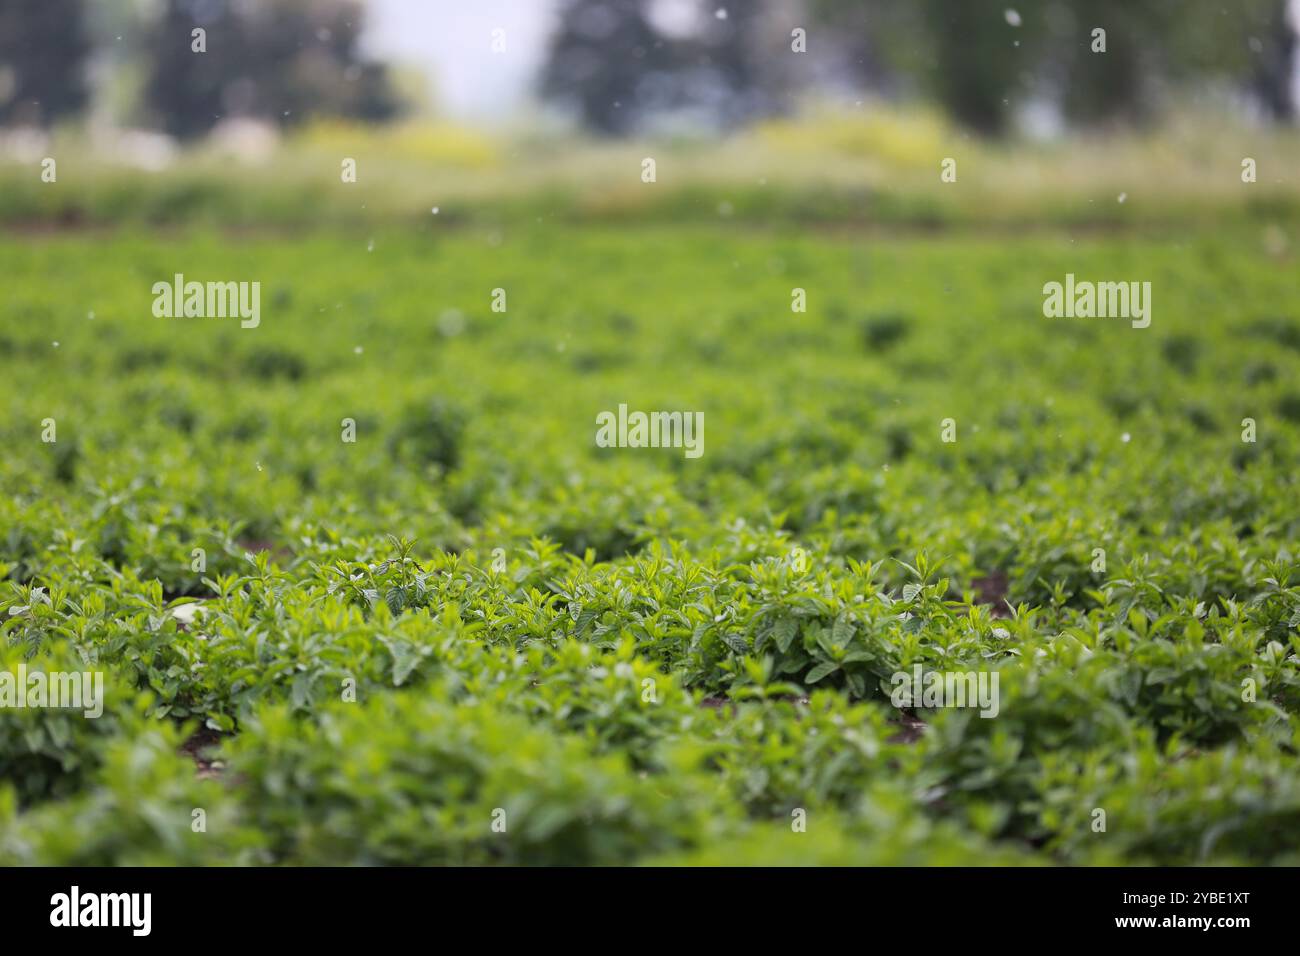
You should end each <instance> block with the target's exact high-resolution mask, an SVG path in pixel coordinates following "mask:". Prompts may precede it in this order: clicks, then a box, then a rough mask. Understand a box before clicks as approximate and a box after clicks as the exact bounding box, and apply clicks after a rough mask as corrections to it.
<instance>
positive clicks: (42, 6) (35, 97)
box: [0, 0, 90, 126]
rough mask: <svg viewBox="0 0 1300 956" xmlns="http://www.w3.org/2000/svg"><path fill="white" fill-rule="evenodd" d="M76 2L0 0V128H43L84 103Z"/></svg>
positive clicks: (83, 38) (82, 30) (85, 50)
mask: <svg viewBox="0 0 1300 956" xmlns="http://www.w3.org/2000/svg"><path fill="white" fill-rule="evenodd" d="M89 54H90V40H89V38H88V37H87V35H86V23H85V8H84V5H83V3H82V0H0V123H3V124H4V125H7V126H48V125H49V124H50V123H52V122H54V121H55V120H58V119H61V118H63V117H66V116H71V115H75V114H76V113H79V112H80V111H81V110H82V109H83V108H84V107H85V105H86V102H87V89H86V65H87V57H88V56H89Z"/></svg>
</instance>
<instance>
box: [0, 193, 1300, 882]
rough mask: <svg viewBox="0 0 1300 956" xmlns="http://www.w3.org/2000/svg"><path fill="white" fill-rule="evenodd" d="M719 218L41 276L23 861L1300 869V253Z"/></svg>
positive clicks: (5, 829) (13, 285)
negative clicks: (683, 431) (1069, 299)
mask: <svg viewBox="0 0 1300 956" xmlns="http://www.w3.org/2000/svg"><path fill="white" fill-rule="evenodd" d="M707 218H708V217H701V221H697V222H694V223H689V224H676V225H674V224H672V223H669V222H647V223H645V224H641V225H636V226H635V227H632V226H629V225H627V224H626V223H624V224H620V223H617V222H606V223H603V224H602V223H599V222H587V223H581V222H574V223H568V224H563V223H554V222H550V223H541V224H539V223H537V222H534V221H533V220H532V219H531V218H523V217H519V219H518V221H510V222H501V223H497V224H493V223H491V222H481V221H462V222H456V221H454V220H452V219H450V218H448V217H444V218H442V219H439V218H438V217H435V216H429V217H428V221H427V222H426V223H425V224H424V225H417V224H413V223H408V224H391V223H390V224H389V225H387V226H375V227H374V229H373V231H367V229H366V228H360V229H358V228H351V229H348V228H344V227H343V226H335V227H329V228H316V229H307V230H296V229H294V228H292V227H284V228H277V229H273V230H269V231H268V230H237V229H235V230H225V231H220V230H218V229H217V228H216V227H213V228H212V229H210V230H204V229H198V228H190V227H177V226H166V227H162V228H160V229H158V230H156V231H152V232H149V231H145V230H144V228H143V227H138V226H137V227H128V228H116V229H113V228H102V227H99V226H89V227H87V228H84V229H73V228H42V229H35V228H33V229H30V230H27V231H24V230H23V229H21V228H16V229H14V230H11V231H8V232H6V233H5V234H4V235H3V236H2V237H0V268H2V269H3V275H4V295H3V296H2V297H0V356H3V363H2V364H0V368H2V369H3V379H4V388H3V399H2V401H3V406H4V408H3V412H4V413H3V415H0V442H2V447H3V454H0V696H2V695H3V694H4V693H5V692H6V691H5V688H6V687H8V688H9V691H8V692H9V693H10V694H11V695H13V694H17V695H19V696H21V695H20V693H19V692H20V690H21V686H20V685H19V683H18V675H19V674H20V672H22V673H31V672H35V671H42V672H46V673H55V672H64V673H68V672H78V673H80V672H100V673H102V675H103V699H102V701H101V702H100V703H101V704H102V713H101V714H100V715H98V716H97V717H96V718H95V719H86V718H85V716H83V714H82V713H81V712H79V711H75V710H68V709H54V708H37V707H23V706H19V705H18V704H17V703H16V701H17V697H12V698H11V700H10V704H9V706H7V707H6V708H5V709H4V710H3V711H0V865H21V864H39V865H47V864H72V865H110V864H169V865H170V864H176V865H192V864H217V865H240V864H277V865H313V864H443V863H449V864H602V865H610V864H612V865H636V864H869V865H874V864H884V865H896V864H921V865H928V864H1011V865H1021V864H1023V865H1053V864H1074V865H1105V864H1149V863H1150V864H1194V863H1228V864H1291V865H1297V864H1300V849H1297V843H1296V841H1295V839H1294V835H1295V834H1296V833H1297V832H1298V831H1300V762H1298V760H1297V750H1298V749H1300V656H1298V655H1300V629H1298V625H1300V313H1298V312H1297V303H1298V302H1300V272H1298V271H1297V267H1296V259H1295V253H1294V251H1287V249H1286V248H1285V243H1282V242H1280V241H1279V238H1278V234H1277V230H1276V229H1274V230H1273V231H1272V232H1270V231H1269V230H1267V229H1265V228H1264V227H1263V226H1262V225H1259V224H1254V223H1252V221H1251V220H1250V219H1249V218H1246V219H1241V220H1234V221H1233V222H1232V223H1231V224H1230V225H1228V226H1225V227H1223V228H1215V227H1213V226H1210V225H1200V224H1196V223H1191V224H1189V225H1188V226H1187V227H1186V228H1183V229H1166V230H1161V231H1159V232H1151V231H1143V230H1125V229H1114V230H1110V229H1107V228H1105V227H1102V228H1098V229H1086V228H1085V229H1081V230H1076V231H1075V232H1074V233H1073V234H1067V232H1065V231H1064V230H1061V229H1057V228H1053V227H1050V226H1043V227H1040V226H1033V225H1030V226H1024V227H1017V226H1011V225H1007V226H998V227H995V228H992V229H986V230H981V231H975V230H970V229H966V228H961V227H956V228H949V229H926V228H919V227H918V228H899V229H896V230H894V231H893V232H885V231H881V230H873V229H849V228H840V227H836V226H833V225H826V226H824V227H816V226H812V227H808V228H803V229H795V228H793V227H791V226H788V225H787V226H780V225H776V226H770V227H762V228H741V227H740V225H739V223H738V222H734V223H727V222H726V221H724V220H722V219H720V218H717V217H714V218H716V219H717V221H716V222H713V223H710V222H708V221H704V220H707ZM1292 235H1293V236H1294V235H1295V232H1294V230H1292ZM177 274H181V275H183V276H184V277H185V279H186V280H187V281H189V280H194V281H199V282H208V281H220V282H225V281H235V280H239V281H243V280H256V281H259V282H260V283H261V285H260V302H259V308H260V314H259V321H258V323H257V324H256V327H243V325H242V324H241V321H240V318H239V317H238V316H237V315H235V316H227V317H224V318H222V317H211V318H209V317H197V316H192V317H186V316H184V315H183V314H182V315H178V316H177V317H165V316H164V317H160V316H158V315H157V314H155V294H154V292H153V291H152V289H153V287H154V285H155V283H158V282H160V281H161V282H163V283H169V282H171V281H172V278H173V277H174V276H175V275H177ZM1067 275H1072V276H1074V277H1076V278H1077V279H1078V280H1081V281H1082V280H1087V281H1098V282H1100V281H1129V280H1133V281H1137V280H1143V281H1149V282H1150V283H1151V295H1150V299H1149V301H1147V302H1146V305H1147V306H1149V310H1150V311H1149V317H1150V325H1149V326H1148V327H1146V328H1135V327H1133V325H1132V324H1131V323H1130V321H1129V320H1128V319H1127V318H1101V317H1092V318H1083V317H1074V318H1066V317H1060V318H1049V317H1047V316H1045V315H1044V309H1043V304H1044V293H1043V287H1044V285H1045V284H1046V283H1050V282H1064V281H1065V280H1066V276H1067ZM497 290H499V293H498V291H497ZM795 290H803V295H804V302H805V303H806V309H805V311H795V310H794V309H793V308H792V303H793V302H794V297H795V295H796V293H795ZM620 405H625V406H627V407H628V408H629V409H631V410H643V411H647V412H648V411H654V410H662V411H680V412H683V413H688V414H700V413H702V422H703V426H702V430H701V431H700V433H699V434H698V435H697V436H696V437H697V439H698V440H699V448H700V449H701V453H700V454H699V455H698V457H691V456H688V455H687V454H685V453H684V451H683V449H682V448H680V447H672V448H653V447H640V448H637V447H600V446H599V445H598V444H597V441H596V435H597V420H598V416H600V415H601V414H602V413H608V412H613V413H617V412H618V409H619V407H620ZM931 672H934V673H939V674H952V673H980V674H984V675H996V677H997V684H996V688H997V691H998V700H997V705H996V708H995V709H996V713H995V714H990V715H988V716H981V712H980V710H979V709H976V708H972V707H952V706H946V707H927V706H925V702H924V700H923V699H922V700H911V699H908V700H907V701H905V702H904V704H903V705H902V706H899V705H898V699H897V693H896V687H897V685H896V680H895V678H896V675H899V674H906V675H912V674H927V673H931ZM3 675H8V679H7V680H6V679H4V677H3ZM1288 834H1289V835H1290V838H1288V837H1287V835H1288Z"/></svg>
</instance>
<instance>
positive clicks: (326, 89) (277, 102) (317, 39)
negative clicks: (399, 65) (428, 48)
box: [144, 0, 399, 139]
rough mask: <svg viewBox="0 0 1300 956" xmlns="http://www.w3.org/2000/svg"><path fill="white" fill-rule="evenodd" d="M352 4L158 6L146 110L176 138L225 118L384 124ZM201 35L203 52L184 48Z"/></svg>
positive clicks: (172, 2)
mask: <svg viewBox="0 0 1300 956" xmlns="http://www.w3.org/2000/svg"><path fill="white" fill-rule="evenodd" d="M363 14H364V8H363V6H362V4H360V3H359V2H357V0H278V2H275V3H245V2H240V0H167V3H166V7H165V9H164V11H163V14H162V16H161V18H160V19H159V20H158V22H157V25H156V26H155V28H154V32H153V39H152V42H151V44H150V46H151V49H152V54H153V55H152V60H151V64H150V66H151V69H150V73H149V76H148V79H147V80H146V82H145V88H144V99H145V107H146V109H147V110H148V111H150V112H151V113H152V114H154V115H155V116H156V118H157V120H158V125H160V126H161V127H162V128H163V129H164V130H166V131H167V132H169V133H171V134H172V135H174V136H177V137H179V138H181V139H186V138H192V137H194V136H198V135H200V134H202V133H205V132H207V131H208V130H210V129H211V128H212V127H213V126H214V125H215V124H216V123H217V122H219V121H220V120H222V119H224V118H227V117H240V118H251V119H259V120H264V121H268V122H272V123H275V124H277V125H281V126H288V125H293V124H296V123H300V122H303V121H304V120H307V119H310V118H312V117H314V116H321V115H324V116H344V117H352V118H355V119H362V120H374V121H378V120H385V119H389V118H391V117H393V116H394V115H396V113H397V112H398V111H399V103H398V100H397V97H396V95H395V94H394V93H393V91H392V89H391V87H390V85H389V83H388V77H387V73H386V68H385V67H384V66H383V65H381V64H377V63H372V62H368V61H366V60H364V59H363V58H362V57H361V55H360V52H359V50H358V40H359V38H360V34H361V26H362V17H363ZM195 28H202V29H204V30H206V32H207V35H206V48H207V52H205V53H196V52H194V51H193V48H192V39H191V34H192V31H193V30H194V29H195Z"/></svg>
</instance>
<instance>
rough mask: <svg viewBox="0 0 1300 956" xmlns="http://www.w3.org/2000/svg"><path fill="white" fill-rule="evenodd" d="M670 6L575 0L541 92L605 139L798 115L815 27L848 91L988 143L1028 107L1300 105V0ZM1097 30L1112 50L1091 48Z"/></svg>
mask: <svg viewBox="0 0 1300 956" xmlns="http://www.w3.org/2000/svg"><path fill="white" fill-rule="evenodd" d="M663 7H664V0H660V2H655V0H566V2H565V3H563V4H562V6H561V16H560V26H559V28H558V29H557V32H556V34H555V37H554V40H553V42H552V45H551V49H550V54H549V58H548V62H547V64H546V67H545V70H544V72H543V80H542V84H541V90H542V93H543V95H544V96H546V97H548V98H550V99H553V100H556V101H558V102H561V103H565V104H568V105H575V104H576V105H577V107H578V113H579V115H580V117H581V118H582V119H583V121H584V122H585V123H586V125H587V126H588V127H590V128H591V129H593V130H595V131H597V132H600V133H607V134H627V133H630V132H633V131H635V130H636V129H637V128H638V127H640V126H641V125H642V124H643V123H644V121H645V119H646V118H647V117H648V116H652V115H653V114H655V113H657V112H661V111H663V110H666V109H681V108H683V107H693V108H695V109H697V110H702V111H706V112H708V113H709V114H710V115H711V116H712V119H713V121H714V122H715V123H716V124H718V125H721V126H724V127H725V126H729V125H734V124H735V123H738V122H744V121H746V120H749V119H753V118H755V117H758V116H763V115H767V114H771V113H775V112H780V111H783V110H786V109H788V108H789V107H790V105H791V102H792V100H793V99H794V98H795V97H796V96H797V95H798V94H799V93H800V92H803V91H804V89H805V85H806V84H807V82H808V81H809V80H811V79H812V78H813V77H815V76H816V75H817V74H816V72H815V71H811V70H804V71H798V70H793V69H792V68H791V67H790V66H789V64H791V63H792V57H791V56H790V49H789V46H788V31H789V29H790V28H792V27H794V26H804V27H806V29H807V30H808V35H809V41H808V42H809V44H810V45H811V46H812V48H814V49H815V50H816V51H817V53H816V57H817V60H818V62H819V63H820V64H822V65H823V66H824V65H825V64H827V63H832V62H833V63H835V64H837V65H838V67H837V68H838V72H839V73H840V74H841V76H840V77H839V79H840V80H841V81H842V82H841V85H851V86H853V87H855V88H857V89H866V90H869V91H871V92H874V93H876V94H879V95H883V96H886V97H890V98H906V97H918V98H927V99H933V100H934V101H935V102H937V103H938V104H939V105H940V106H941V107H942V108H943V109H944V110H945V112H947V113H948V114H949V116H951V117H952V118H953V119H954V120H956V121H957V122H958V123H960V124H962V125H964V126H966V127H968V128H970V129H971V130H973V131H975V132H977V133H981V134H985V135H989V136H998V135H1003V134H1005V133H1007V132H1009V131H1011V130H1012V128H1013V126H1014V125H1015V120H1016V118H1017V115H1018V114H1020V113H1022V112H1023V111H1024V110H1025V109H1026V108H1027V107H1030V106H1037V107H1040V108H1043V107H1047V108H1050V109H1052V110H1055V111H1056V113H1057V114H1059V116H1060V118H1061V120H1062V121H1063V122H1066V123H1073V124H1077V125H1095V124H1108V123H1116V122H1122V123H1141V122H1146V121H1149V120H1151V119H1154V118H1156V117H1157V116H1158V115H1160V113H1161V111H1162V110H1163V108H1164V107H1165V106H1166V105H1167V104H1168V101H1169V100H1170V99H1171V98H1172V97H1174V96H1179V95H1191V96H1196V95H1200V94H1201V93H1203V92H1205V91H1207V90H1220V91H1224V92H1227V93H1229V94H1231V95H1240V96H1243V97H1246V96H1249V97H1251V98H1253V99H1254V100H1255V101H1256V102H1257V103H1258V104H1259V105H1260V106H1261V107H1262V111H1263V112H1264V113H1265V114H1266V115H1268V116H1270V117H1272V118H1274V119H1278V120H1286V119H1291V118H1294V116H1295V114H1296V103H1295V99H1294V91H1293V88H1292V84H1293V77H1294V75H1295V70H1296V64H1295V50H1296V31H1297V29H1300V23H1297V22H1296V21H1297V20H1300V0H1238V2H1236V3H1233V4H1231V5H1224V4H1222V3H1221V2H1219V0H1184V2H1181V3H1167V2H1163V0H1052V2H1049V3H1041V4H1040V3H1035V4H1032V5H1028V4H1027V5H1025V10H1023V11H1020V10H1017V9H1016V8H1015V7H1013V6H1011V5H1009V4H1008V3H1007V2H1006V0H960V2H958V0H804V2H787V3H771V2H763V0H754V2H752V3H746V4H743V5H733V6H731V7H726V6H723V5H721V4H719V3H718V2H717V0H707V2H706V0H698V2H693V0H672V2H671V7H673V8H675V9H677V10H678V11H679V12H678V15H677V19H678V20H679V21H681V22H689V23H691V24H693V29H692V30H690V31H689V32H684V33H683V34H681V35H678V34H675V33H673V32H672V31H669V30H665V29H664V28H662V27H661V26H659V25H658V22H659V19H660V18H659V17H658V16H657V15H656V11H657V10H661V9H663ZM681 10H689V12H690V13H689V16H688V15H686V14H683V13H681V12H680V11H681ZM778 27H779V29H778ZM1095 28H1101V29H1103V30H1105V38H1104V43H1105V49H1104V52H1103V51H1094V50H1093V45H1094V37H1093V30H1094V29H1095ZM780 37H785V38H786V39H785V41H784V42H785V44H786V45H784V46H782V45H780V44H778V43H774V42H773V39H774V38H780ZM629 49H631V50H633V56H631V57H628V56H626V51H627V50H629ZM821 78H822V79H823V80H824V79H825V76H824V73H823V75H822V77H821Z"/></svg>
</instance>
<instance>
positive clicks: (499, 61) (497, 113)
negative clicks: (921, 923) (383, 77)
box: [365, 0, 556, 124]
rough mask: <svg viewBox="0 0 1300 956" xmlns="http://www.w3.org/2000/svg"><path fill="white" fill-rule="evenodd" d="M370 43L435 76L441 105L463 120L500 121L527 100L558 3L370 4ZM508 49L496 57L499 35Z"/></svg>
mask: <svg viewBox="0 0 1300 956" xmlns="http://www.w3.org/2000/svg"><path fill="white" fill-rule="evenodd" d="M368 6H369V15H368V19H367V27H366V35H365V45H366V49H367V50H368V51H369V52H371V53H372V54H373V55H375V56H377V57H380V58H382V59H386V60H391V61H399V62H401V63H407V64H412V65H414V66H418V67H420V68H421V69H423V70H424V71H425V72H426V73H427V74H428V75H429V81H430V84H431V89H432V91H433V93H434V97H435V104H436V106H437V108H438V110H439V111H440V112H441V113H444V114H446V115H451V116H454V117H456V118H458V119H465V120H473V121H477V122H483V123H489V124H491V123H494V122H499V121H502V120H505V119H507V118H508V117H509V115H510V113H511V112H514V111H518V110H519V109H520V108H521V107H523V106H524V105H525V104H526V102H527V97H528V95H529V93H530V88H531V85H532V82H533V79H534V77H535V76H536V71H537V69H538V67H539V66H540V65H541V62H542V59H543V56H544V54H545V52H546V43H547V40H548V39H549V36H550V30H551V24H552V22H553V17H554V14H555V7H556V0H368ZM497 28H501V29H504V30H505V44H506V50H505V52H504V53H493V52H492V31H493V30H494V29H497Z"/></svg>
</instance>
